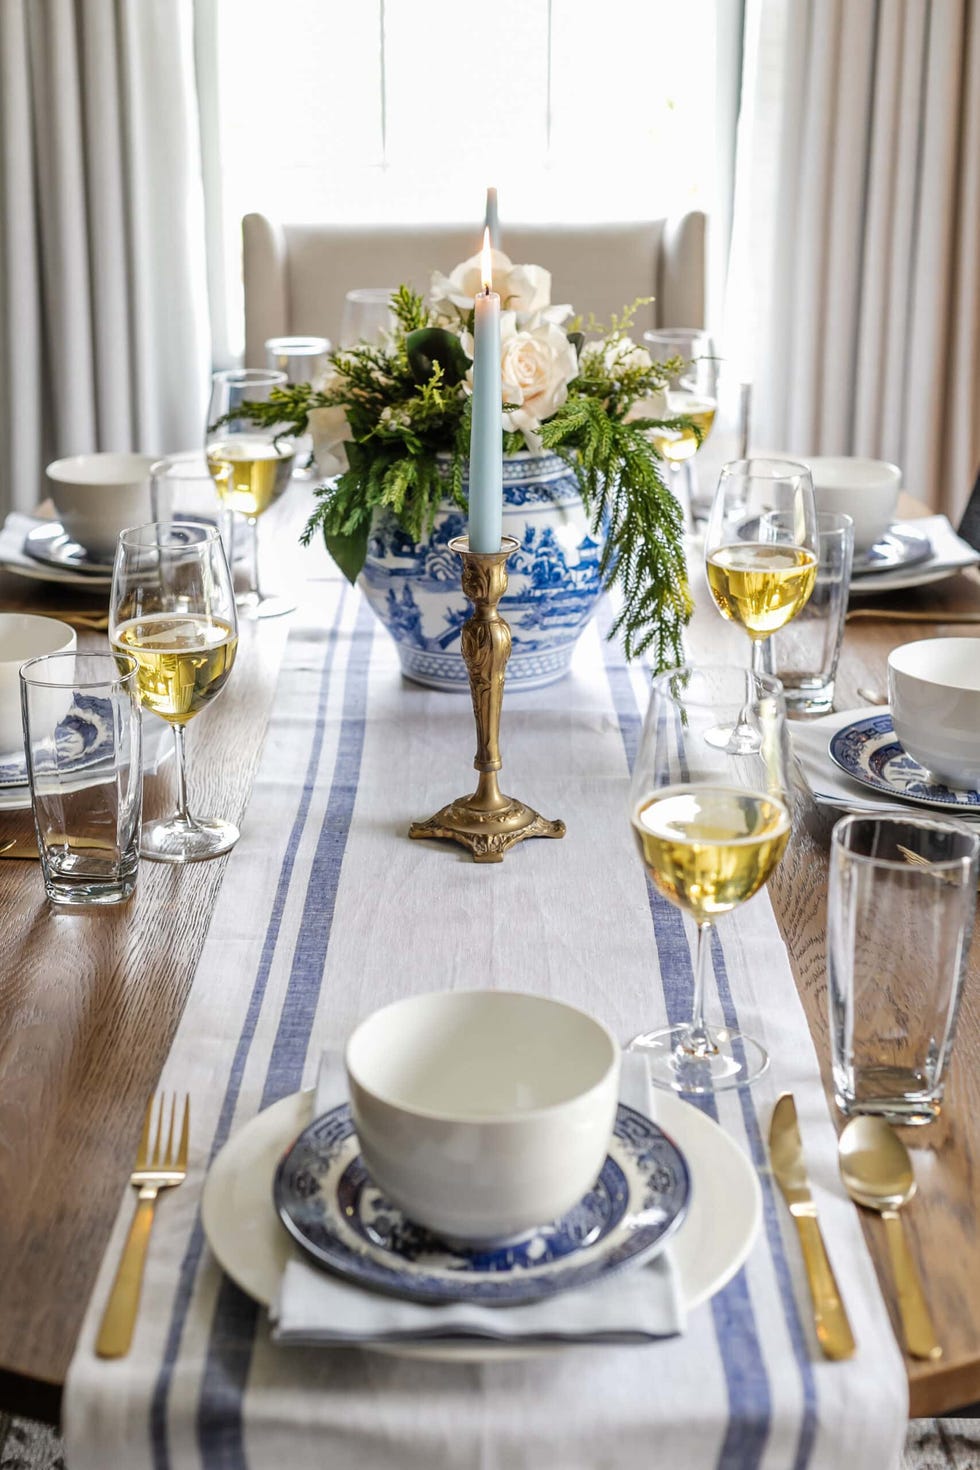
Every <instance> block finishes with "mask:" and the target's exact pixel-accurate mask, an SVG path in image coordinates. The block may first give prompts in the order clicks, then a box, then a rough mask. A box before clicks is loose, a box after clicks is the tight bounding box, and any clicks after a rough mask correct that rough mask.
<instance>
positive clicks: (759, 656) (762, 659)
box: [752, 638, 769, 675]
mask: <svg viewBox="0 0 980 1470" xmlns="http://www.w3.org/2000/svg"><path fill="white" fill-rule="evenodd" d="M768 641H769V640H768V639H766V638H753V639H752V672H753V674H762V675H765V674H766V673H767V672H768V669H767V667H766V665H767V664H768V662H769V661H768V659H767V658H766V643H767V642H768Z"/></svg>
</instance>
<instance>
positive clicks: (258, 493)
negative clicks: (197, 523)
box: [205, 368, 296, 618]
mask: <svg viewBox="0 0 980 1470" xmlns="http://www.w3.org/2000/svg"><path fill="white" fill-rule="evenodd" d="M287 382H288V379H287V377H286V374H285V373H284V372H279V371H278V370H273V369H272V368H233V369H229V370H227V371H225V372H220V373H215V374H214V375H213V377H212V380H211V403H210V405H209V408H208V430H207V438H206V443H205V451H206V454H207V461H208V468H209V470H210V471H211V477H212V479H213V480H214V483H215V488H216V489H217V492H218V496H219V498H220V500H221V502H222V504H223V505H225V506H226V507H227V509H228V510H230V511H234V512H235V513H236V514H238V515H241V516H244V518H245V520H246V522H247V523H248V527H249V535H250V537H251V552H252V554H251V558H250V561H249V585H248V587H247V589H246V591H245V592H244V593H242V594H241V596H240V597H239V599H238V605H239V607H240V609H241V611H242V615H243V616H244V617H247V618H276V617H280V616H281V615H282V614H283V613H287V612H292V610H293V608H294V607H295V606H296V604H295V603H294V602H293V601H291V600H290V599H287V598H283V597H272V596H267V595H266V594H265V593H263V591H262V589H261V586H260V583H259V537H258V520H259V516H261V515H263V514H264V512H265V511H267V510H268V509H269V506H270V505H273V504H274V503H275V501H277V500H278V499H279V497H280V496H281V495H282V494H283V493H284V491H285V490H286V488H287V486H288V485H289V479H290V476H291V474H292V472H293V465H294V463H295V459H296V442H295V440H294V439H293V438H292V437H291V436H290V435H289V434H286V433H283V431H282V425H281V424H276V423H266V422H265V421H264V420H263V421H262V422H259V421H257V420H256V419H255V418H254V417H253V416H252V415H250V414H249V412H248V410H247V409H246V408H245V407H244V405H245V404H248V403H268V402H269V400H270V398H271V396H272V393H273V390H274V389H276V388H284V387H285V386H286V384H287Z"/></svg>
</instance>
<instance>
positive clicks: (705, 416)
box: [643, 327, 721, 516]
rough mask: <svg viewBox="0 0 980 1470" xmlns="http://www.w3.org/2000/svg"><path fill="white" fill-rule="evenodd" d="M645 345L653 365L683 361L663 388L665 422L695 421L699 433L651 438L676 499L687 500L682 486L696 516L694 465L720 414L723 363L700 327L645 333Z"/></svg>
mask: <svg viewBox="0 0 980 1470" xmlns="http://www.w3.org/2000/svg"><path fill="white" fill-rule="evenodd" d="M643 345H644V346H645V347H646V349H647V351H648V352H649V354H650V356H651V358H652V359H653V361H654V362H671V361H674V360H676V359H679V360H680V364H681V366H680V370H679V371H678V372H676V373H674V374H672V375H671V377H670V378H669V379H668V382H667V384H666V386H665V388H664V408H665V414H664V416H665V417H670V418H686V419H690V421H691V423H692V424H693V425H695V426H696V428H697V433H696V432H695V430H694V429H693V428H688V427H687V426H685V427H684V428H679V429H666V428H664V429H652V430H651V431H650V438H651V440H652V441H653V444H654V446H655V448H656V449H657V450H658V451H659V452H660V454H661V455H662V457H663V459H664V461H665V463H666V465H667V469H668V472H669V474H670V482H671V485H672V486H673V488H674V493H675V495H676V496H677V498H678V499H679V500H680V501H682V502H683V500H684V495H683V494H682V493H679V492H680V491H681V482H682V480H683V483H684V490H685V491H686V495H687V503H688V507H689V509H690V510H691V513H692V516H693V507H694V505H695V503H696V501H697V498H698V497H697V486H696V483H695V470H694V466H693V464H692V461H693V459H694V456H695V455H696V454H697V453H698V451H699V449H700V448H701V447H702V445H703V444H704V442H705V440H706V439H707V438H708V435H709V434H710V433H711V429H712V425H713V424H714V421H715V414H716V413H717V411H718V373H719V368H720V365H721V363H720V359H719V358H717V357H716V356H715V349H714V343H713V342H712V340H711V337H710V336H709V335H708V333H707V332H704V331H702V330H701V329H700V328H699V327H663V328H659V329H658V330H657V331H654V332H644V334H643ZM699 436H700V437H699Z"/></svg>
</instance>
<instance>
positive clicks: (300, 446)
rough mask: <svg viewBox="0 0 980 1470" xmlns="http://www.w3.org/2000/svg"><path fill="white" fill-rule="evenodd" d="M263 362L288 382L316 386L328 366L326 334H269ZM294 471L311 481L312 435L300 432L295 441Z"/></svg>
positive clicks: (298, 478)
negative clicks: (283, 335) (282, 375)
mask: <svg viewBox="0 0 980 1470" xmlns="http://www.w3.org/2000/svg"><path fill="white" fill-rule="evenodd" d="M265 365H266V367H267V368H271V369H272V370H273V372H279V373H285V374H286V377H287V379H288V381H289V382H290V383H311V384H312V385H313V387H314V388H316V387H318V386H319V384H320V380H321V379H322V378H323V377H324V376H325V374H326V372H327V368H328V367H329V365H330V339H329V337H269V338H268V340H267V341H266V344H265ZM293 474H294V476H295V477H296V479H297V480H312V479H313V478H314V477H315V475H316V466H315V465H314V463H313V437H312V435H311V434H303V435H301V436H300V437H299V438H298V439H297V440H296V457H295V460H294V462H293Z"/></svg>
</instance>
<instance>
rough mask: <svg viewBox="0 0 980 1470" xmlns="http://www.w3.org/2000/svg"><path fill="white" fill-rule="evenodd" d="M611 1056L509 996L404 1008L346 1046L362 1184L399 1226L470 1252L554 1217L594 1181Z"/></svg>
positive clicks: (470, 993) (606, 1124)
mask: <svg viewBox="0 0 980 1470" xmlns="http://www.w3.org/2000/svg"><path fill="white" fill-rule="evenodd" d="M619 1062H620V1050H619V1046H618V1045H617V1043H616V1041H615V1040H614V1038H613V1037H612V1036H611V1035H610V1033H609V1032H608V1031H607V1030H606V1028H605V1027H604V1026H603V1025H601V1023H600V1022H599V1021H596V1020H594V1019H593V1017H591V1016H588V1015H586V1014H585V1012H584V1011H579V1010H576V1009H574V1007H572V1006H568V1005H564V1004H562V1003H561V1002H560V1001H555V1000H547V999H545V998H543V997H541V996H535V995H522V994H520V993H518V992H516V991H499V990H455V991H440V992H436V993H434V994H429V995H417V996H410V997H409V998H408V999H407V1000H400V1001H396V1002H395V1003H394V1004H393V1005H390V1006H386V1007H385V1008H384V1009H383V1010H380V1011H375V1013H374V1015H372V1016H369V1017H368V1018H367V1020H366V1021H363V1022H362V1023H361V1025H360V1026H358V1028H357V1030H356V1031H355V1032H354V1034H353V1035H352V1036H351V1038H350V1040H349V1042H348V1043H347V1052H346V1064H347V1079H348V1083H349V1086H350V1099H351V1111H352V1113H353V1118H354V1125H355V1127H356V1129H357V1135H358V1139H359V1140H360V1145H361V1151H362V1154H363V1156H364V1162H365V1164H366V1166H367V1169H368V1172H369V1173H370V1175H371V1176H372V1178H373V1179H374V1180H375V1182H376V1183H377V1185H378V1186H379V1188H380V1189H381V1190H382V1191H383V1192H384V1194H385V1195H387V1197H388V1198H389V1199H390V1200H391V1201H392V1203H393V1204H396V1205H398V1207H399V1208H400V1209H402V1210H404V1212H405V1214H406V1215H408V1216H409V1218H410V1219H412V1220H415V1221H417V1222H418V1223H419V1224H421V1225H425V1226H427V1227H428V1228H429V1229H430V1230H433V1231H435V1232H436V1233H437V1234H439V1235H442V1236H444V1237H446V1238H447V1239H448V1240H450V1241H460V1242H465V1243H467V1244H469V1245H477V1244H484V1243H486V1244H490V1243H495V1244H496V1243H499V1242H501V1241H505V1240H512V1239H516V1238H517V1237H518V1236H520V1235H523V1234H525V1233H526V1232H527V1231H529V1230H532V1229H533V1228H534V1227H535V1226H537V1225H543V1224H545V1223H547V1222H548V1221H550V1220H555V1219H557V1218H558V1217H559V1216H560V1215H562V1214H564V1213H565V1211H566V1210H569V1209H571V1207H572V1205H574V1204H576V1203H577V1202H578V1201H579V1200H580V1199H581V1198H582V1196H583V1195H585V1194H587V1193H588V1191H589V1189H591V1187H592V1185H593V1184H594V1183H595V1181H596V1178H597V1177H598V1174H599V1171H600V1169H601V1168H602V1164H603V1161H604V1159H605V1156H606V1149H607V1147H608V1144H609V1138H610V1135H611V1133H612V1127H613V1122H614V1120H615V1116H616V1104H617V1099H618V1097H619Z"/></svg>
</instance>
